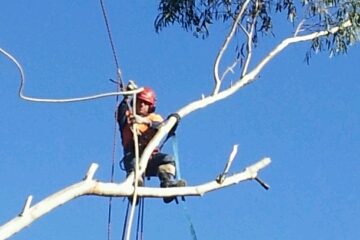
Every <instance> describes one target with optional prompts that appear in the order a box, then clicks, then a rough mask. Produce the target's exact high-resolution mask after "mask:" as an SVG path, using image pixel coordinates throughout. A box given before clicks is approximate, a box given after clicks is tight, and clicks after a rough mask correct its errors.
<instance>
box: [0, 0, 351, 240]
mask: <svg viewBox="0 0 360 240" xmlns="http://www.w3.org/2000/svg"><path fill="white" fill-rule="evenodd" d="M247 3H248V1H246V3H245V4H247ZM241 14H242V11H240V12H239V16H238V17H237V18H236V19H235V21H234V24H233V27H232V29H231V31H230V33H229V34H228V36H227V38H226V41H225V43H224V45H223V46H222V48H221V49H220V51H219V54H218V57H217V59H216V62H215V65H214V78H215V86H214V90H213V93H212V94H211V95H209V96H206V97H202V98H201V99H199V100H197V101H194V102H192V103H189V104H188V105H186V106H184V107H183V108H181V109H179V110H178V111H177V112H176V113H177V114H178V115H179V116H180V117H181V118H184V117H185V116H187V115H189V114H190V113H192V112H194V111H197V110H199V109H201V108H205V107H207V106H209V105H211V104H213V103H215V102H217V101H220V100H223V99H225V98H227V97H229V96H231V95H232V94H234V93H235V92H237V91H238V90H239V89H241V88H242V87H244V86H245V85H247V84H249V83H251V82H252V81H254V80H255V78H256V76H257V75H258V74H259V73H260V72H261V71H262V69H263V68H264V67H265V66H266V65H267V64H268V63H269V62H270V60H272V59H273V58H274V57H275V56H276V55H278V54H279V53H280V52H282V51H283V50H284V49H285V48H286V47H288V46H289V45H291V44H294V43H298V42H303V41H310V40H312V39H315V38H317V37H321V36H325V35H327V34H330V33H335V32H337V31H339V30H340V29H341V28H346V27H350V26H351V23H350V21H348V22H346V23H344V24H343V25H342V26H338V27H334V28H332V29H329V30H326V31H319V32H314V33H311V34H307V35H302V36H293V37H289V38H287V39H285V40H283V41H282V42H281V43H280V44H279V45H277V46H276V47H275V48H274V49H273V50H272V51H270V52H269V54H268V55H267V56H265V57H264V58H263V60H261V61H260V62H259V63H258V64H257V65H256V66H255V67H254V68H253V69H252V70H251V71H249V72H247V67H248V66H249V65H248V63H249V61H250V59H251V53H250V54H248V56H247V58H246V68H245V71H243V72H242V73H241V74H240V76H241V77H240V78H239V79H235V81H233V84H232V85H231V86H230V87H228V88H226V89H224V90H221V85H222V84H223V82H222V78H220V77H219V64H220V62H221V60H222V57H223V55H224V52H225V50H226V48H227V45H228V44H229V42H230V41H231V40H232V38H233V36H234V31H235V30H236V28H237V26H238V24H239V19H240V18H241ZM245 34H247V37H248V39H251V34H252V33H251V31H250V32H246V31H245ZM248 44H249V46H248V47H249V49H251V46H250V45H251V44H252V43H251V41H248ZM0 52H1V53H3V54H4V55H5V56H6V57H8V58H9V59H10V60H12V61H13V62H14V63H15V64H16V66H17V67H18V69H19V72H20V75H21V86H20V90H19V95H20V97H21V98H23V99H25V100H29V101H38V102H53V103H61V102H71V101H84V100H89V99H96V98H99V97H107V96H114V95H121V94H132V93H134V92H116V93H107V94H99V95H95V96H90V97H84V98H73V99H39V98H30V97H26V96H25V95H24V94H23V85H24V83H25V82H24V81H25V77H24V72H23V69H22V67H21V65H20V64H19V63H18V61H16V59H15V58H14V57H13V56H11V55H10V54H9V53H7V52H6V51H5V50H3V49H1V48H0ZM176 122H177V118H176V117H174V116H172V117H170V118H169V119H167V120H166V121H165V122H164V124H163V125H162V127H161V128H160V130H159V131H158V132H157V134H156V135H155V136H154V138H153V139H152V140H151V141H150V143H149V144H148V146H147V147H146V149H145V150H144V152H143V154H142V156H141V158H140V163H139V170H138V172H137V176H141V175H142V174H143V173H144V171H145V168H146V166H147V162H148V159H149V157H150V155H151V153H152V152H153V150H154V148H155V147H157V146H158V145H159V144H160V141H161V140H162V139H164V137H165V136H166V135H167V134H168V133H169V131H170V130H171V129H172V128H173V127H174V125H175V124H176ZM269 163H270V159H269V158H264V159H263V160H261V161H259V162H257V163H255V164H254V165H251V166H249V167H247V168H246V169H245V170H244V171H243V172H240V173H237V174H234V175H232V176H229V177H226V176H225V175H226V174H225V175H222V177H223V178H222V180H221V181H216V180H213V181H210V182H207V183H204V184H202V185H198V186H188V187H182V188H167V189H164V188H147V187H136V186H135V187H134V186H133V185H132V183H133V182H134V174H131V175H130V176H129V177H128V178H127V179H126V180H125V181H124V182H122V183H106V182H99V181H97V180H94V179H93V175H94V173H95V171H96V168H97V165H92V166H91V167H90V169H89V171H88V173H87V176H86V177H85V178H84V180H83V181H80V182H79V183H76V184H74V185H71V186H69V187H67V188H65V189H63V190H60V191H59V192H56V193H55V194H53V195H50V196H49V197H47V198H45V199H44V200H42V201H40V202H39V203H37V204H35V205H33V206H32V205H31V200H32V197H31V196H30V197H29V198H28V199H27V200H26V203H25V205H24V208H23V210H22V212H21V213H20V214H19V215H18V216H17V217H15V218H14V219H12V220H10V221H9V222H7V223H5V224H4V225H2V226H1V227H0V239H6V238H9V237H10V236H12V235H13V234H15V233H16V232H18V231H20V230H21V229H23V228H24V227H26V226H28V225H29V224H31V223H32V222H33V221H35V220H36V219H38V218H40V217H41V216H43V215H44V214H46V213H48V212H50V211H51V210H53V209H54V208H57V207H59V206H61V205H62V204H65V203H67V202H69V201H71V200H73V199H75V198H77V197H80V196H84V195H96V196H107V197H108V196H112V197H123V196H131V195H133V194H134V191H135V188H136V194H135V195H136V196H141V197H157V198H159V197H167V196H201V195H203V194H205V193H207V192H209V191H214V190H217V189H219V188H223V187H226V186H230V185H232V184H237V183H239V182H241V181H245V180H251V179H256V180H257V181H259V182H261V181H260V180H259V179H258V178H257V174H258V172H259V170H261V169H262V168H264V167H266V166H267V165H268V164H269ZM230 164H231V163H230ZM224 173H227V171H226V172H224ZM224 176H225V177H224ZM135 182H136V181H135ZM263 186H264V185H263ZM136 196H134V197H136Z"/></svg>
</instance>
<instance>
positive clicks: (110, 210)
mask: <svg viewBox="0 0 360 240" xmlns="http://www.w3.org/2000/svg"><path fill="white" fill-rule="evenodd" d="M100 5H101V10H102V14H103V17H104V22H105V26H106V30H107V34H108V37H109V42H110V46H111V50H112V54H113V58H114V62H115V67H116V75H117V79H118V84H117V90H120V89H123V87H124V84H123V82H122V79H121V71H120V67H119V61H118V58H117V55H116V50H115V44H114V41H113V38H112V34H111V30H110V24H109V21H108V17H107V13H106V10H105V4H104V2H103V0H100ZM119 88H120V89H119ZM117 101H118V96H117V97H116V102H117ZM115 148H116V121H115V127H114V140H113V153H112V167H111V182H113V181H114V173H115ZM111 213H112V197H110V198H109V209H108V234H107V235H108V236H107V237H108V240H111V215H112V214H111Z"/></svg>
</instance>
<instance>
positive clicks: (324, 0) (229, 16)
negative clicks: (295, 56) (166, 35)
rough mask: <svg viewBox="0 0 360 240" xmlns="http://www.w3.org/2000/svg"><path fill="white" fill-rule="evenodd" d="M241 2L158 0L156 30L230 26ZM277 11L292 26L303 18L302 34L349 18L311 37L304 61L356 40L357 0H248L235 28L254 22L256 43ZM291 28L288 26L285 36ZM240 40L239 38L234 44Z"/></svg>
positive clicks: (198, 32) (206, 30) (199, 32)
mask: <svg viewBox="0 0 360 240" xmlns="http://www.w3.org/2000/svg"><path fill="white" fill-rule="evenodd" d="M245 3H246V0H160V3H159V6H158V11H159V14H158V16H157V18H156V19H155V23H154V25H155V29H156V31H157V32H160V31H161V30H163V29H164V28H166V27H169V26H172V25H180V27H181V28H182V29H184V30H185V31H188V32H191V33H193V35H194V36H195V37H201V38H206V37H207V36H208V35H209V34H210V26H211V25H212V24H214V23H219V22H220V23H228V22H229V24H227V26H230V24H231V23H232V22H233V20H234V19H235V18H236V16H237V15H238V13H239V11H240V9H241V8H242V7H243V5H244V4H245ZM279 14H285V15H286V17H287V20H288V21H289V22H291V23H293V26H294V27H297V24H299V23H300V22H303V23H304V24H303V26H302V28H301V33H303V34H306V33H311V32H317V31H326V30H328V29H331V28H333V27H335V26H340V25H342V24H343V23H345V22H346V21H351V23H352V25H351V26H350V27H347V28H344V29H341V31H339V32H336V33H334V34H333V33H331V32H329V34H328V35H326V36H325V37H321V38H319V39H315V40H313V41H312V42H311V45H310V48H309V52H307V53H306V60H307V61H308V60H309V59H310V57H311V56H312V54H313V53H319V52H322V51H325V50H326V51H329V53H330V55H331V56H332V55H337V54H342V53H346V52H347V48H348V46H349V45H352V44H354V43H355V42H357V41H358V40H359V29H360V1H359V0H301V1H294V0H251V1H250V2H249V4H248V5H247V6H246V10H245V12H244V13H243V15H242V16H241V21H240V23H239V29H240V27H241V30H242V32H246V31H250V28H251V26H255V32H254V33H253V44H254V46H256V45H257V44H258V42H257V41H260V39H259V38H258V33H262V35H263V36H268V35H269V34H268V33H270V36H272V35H273V33H272V31H273V27H274V25H273V24H274V23H273V19H275V18H276V15H279ZM292 32H293V30H291V29H290V30H289V36H290V34H291V33H292ZM238 33H239V31H238ZM242 39H244V38H242ZM241 41H243V42H241ZM244 42H245V40H240V42H239V43H238V45H242V44H243V43H244ZM242 54H243V53H242Z"/></svg>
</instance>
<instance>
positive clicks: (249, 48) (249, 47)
mask: <svg viewBox="0 0 360 240" xmlns="http://www.w3.org/2000/svg"><path fill="white" fill-rule="evenodd" d="M255 5H256V7H255V8H256V13H255V16H254V17H253V19H252V23H251V26H250V32H248V31H246V29H245V28H244V27H242V29H243V31H244V33H245V35H246V37H247V53H246V58H245V64H244V67H243V69H242V71H241V75H240V77H243V76H244V75H245V74H246V72H247V69H248V67H249V64H250V60H251V56H252V49H253V36H254V32H255V25H256V22H257V17H258V15H259V12H260V9H259V1H258V0H257V1H256V4H255Z"/></svg>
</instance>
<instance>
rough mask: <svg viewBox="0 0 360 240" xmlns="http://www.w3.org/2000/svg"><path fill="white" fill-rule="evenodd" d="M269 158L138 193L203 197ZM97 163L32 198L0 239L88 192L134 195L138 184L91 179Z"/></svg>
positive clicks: (1, 229) (249, 175) (250, 174)
mask: <svg viewBox="0 0 360 240" xmlns="http://www.w3.org/2000/svg"><path fill="white" fill-rule="evenodd" d="M270 162H271V160H270V158H264V159H262V160H260V161H259V162H257V163H255V164H253V165H251V166H249V167H247V168H246V169H245V170H244V171H243V172H240V173H236V174H234V175H232V176H229V177H227V178H225V179H224V181H223V183H222V184H219V183H217V182H216V181H215V180H214V181H211V182H208V183H205V184H202V185H198V186H190V187H175V188H165V189H164V188H150V187H138V189H137V191H138V192H137V195H138V196H141V197H154V198H160V197H170V196H202V195H204V194H205V193H207V192H210V191H214V190H216V189H220V188H224V187H227V186H230V185H233V184H237V183H239V182H241V181H245V180H252V179H255V178H256V176H257V174H258V172H259V171H260V170H261V169H263V168H264V167H266V166H267V165H269V164H270ZM95 166H96V165H91V167H90V169H89V171H88V174H87V177H85V178H84V180H82V181H80V182H78V183H75V184H73V185H71V186H69V187H67V188H64V189H63V190H60V191H59V192H56V193H54V194H52V195H50V196H49V197H47V198H45V199H44V200H42V201H40V202H39V203H37V204H35V205H34V206H30V202H29V200H28V201H27V204H26V208H25V209H26V211H24V210H23V211H22V213H21V214H19V215H18V216H17V217H15V218H14V219H12V220H10V221H9V222H7V223H5V224H4V225H2V226H0V239H7V238H9V237H11V236H12V235H14V234H15V233H17V232H19V231H20V230H21V229H23V228H25V227H26V226H28V225H30V224H31V223H32V222H34V221H35V220H37V219H39V218H40V217H42V216H43V215H45V214H46V213H48V212H50V211H51V210H53V209H55V208H57V207H59V206H61V205H63V204H65V203H67V202H70V201H72V200H74V199H76V198H78V197H81V196H85V195H95V196H105V197H123V196H131V195H132V194H133V193H134V190H135V187H134V186H133V185H132V184H128V181H124V182H123V183H119V184H116V183H104V182H99V181H96V180H94V179H92V177H90V176H92V175H93V173H94V171H95V170H96V167H95Z"/></svg>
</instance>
